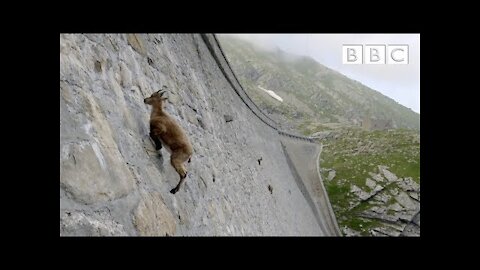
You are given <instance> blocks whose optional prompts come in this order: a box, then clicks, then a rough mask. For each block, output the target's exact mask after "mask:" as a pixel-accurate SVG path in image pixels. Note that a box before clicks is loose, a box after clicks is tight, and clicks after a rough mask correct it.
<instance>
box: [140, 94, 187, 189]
mask: <svg viewBox="0 0 480 270" xmlns="http://www.w3.org/2000/svg"><path fill="white" fill-rule="evenodd" d="M160 91H161V89H160V90H158V91H157V92H155V93H153V94H152V95H151V96H150V97H148V98H146V99H144V102H145V104H148V105H152V114H151V115H150V137H151V138H152V139H153V141H154V142H155V149H156V150H160V149H162V145H165V148H166V149H167V150H168V152H169V153H170V163H171V164H172V166H173V167H174V168H175V170H176V171H177V173H178V175H179V176H180V182H178V185H177V186H176V187H175V188H174V189H172V190H170V193H172V194H175V193H177V191H178V190H179V189H180V186H181V185H182V183H183V182H184V181H185V178H186V177H187V169H186V168H185V165H184V164H183V163H184V162H185V161H187V160H188V162H190V158H191V156H192V153H193V148H192V145H191V144H190V142H189V141H188V138H187V136H186V135H185V132H184V131H183V129H182V128H181V127H180V126H179V125H178V124H177V122H176V121H175V119H173V118H172V117H171V116H170V115H168V114H167V113H166V112H165V111H164V110H163V108H164V106H165V101H166V100H167V97H163V94H164V93H165V91H162V92H160Z"/></svg>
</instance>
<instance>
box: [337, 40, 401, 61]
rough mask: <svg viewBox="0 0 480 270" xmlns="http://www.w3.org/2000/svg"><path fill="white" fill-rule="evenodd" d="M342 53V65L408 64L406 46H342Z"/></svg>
mask: <svg viewBox="0 0 480 270" xmlns="http://www.w3.org/2000/svg"><path fill="white" fill-rule="evenodd" d="M342 51H343V64H369V65H385V64H387V65H406V64H408V45H343V48H342Z"/></svg>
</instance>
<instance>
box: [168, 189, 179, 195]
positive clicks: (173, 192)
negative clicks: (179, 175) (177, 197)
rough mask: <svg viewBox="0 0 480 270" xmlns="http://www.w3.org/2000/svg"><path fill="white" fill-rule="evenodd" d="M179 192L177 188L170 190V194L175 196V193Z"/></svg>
mask: <svg viewBox="0 0 480 270" xmlns="http://www.w3.org/2000/svg"><path fill="white" fill-rule="evenodd" d="M177 191H178V190H177V189H176V188H174V189H172V190H170V193H172V194H175V193H177Z"/></svg>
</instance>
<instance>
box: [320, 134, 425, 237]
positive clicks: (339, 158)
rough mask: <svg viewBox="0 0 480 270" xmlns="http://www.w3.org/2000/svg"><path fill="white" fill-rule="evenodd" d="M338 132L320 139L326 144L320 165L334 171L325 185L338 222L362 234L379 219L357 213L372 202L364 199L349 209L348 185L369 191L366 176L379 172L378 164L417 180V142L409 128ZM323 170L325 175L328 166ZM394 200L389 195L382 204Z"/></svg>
mask: <svg viewBox="0 0 480 270" xmlns="http://www.w3.org/2000/svg"><path fill="white" fill-rule="evenodd" d="M339 132H340V136H339V138H337V139H327V140H325V141H323V143H324V145H325V146H324V148H323V151H322V155H321V161H320V165H321V168H323V169H334V170H335V171H336V176H335V178H334V179H333V180H331V181H326V182H325V186H326V189H327V192H328V195H329V198H330V201H331V203H332V205H333V208H334V211H335V214H336V215H337V218H338V220H339V225H340V226H347V227H348V228H351V229H353V230H356V231H360V232H361V233H362V235H363V234H364V233H368V229H369V228H373V227H375V226H380V224H379V222H378V221H366V219H363V218H359V217H358V215H359V214H360V213H361V212H363V211H365V210H367V209H369V208H371V207H373V206H374V205H371V204H369V203H366V202H365V203H360V204H359V205H358V206H356V207H354V208H353V209H351V210H348V208H349V206H350V201H352V199H353V196H354V195H350V194H349V191H350V186H351V185H353V184H354V185H357V186H358V187H360V188H361V189H363V190H365V191H366V192H369V191H370V190H371V189H370V188H368V187H367V186H366V184H365V183H366V179H367V178H371V176H370V175H369V172H372V173H379V171H378V165H384V166H388V167H389V168H388V170H389V171H391V172H392V173H394V174H395V175H396V176H397V177H412V178H413V179H414V181H416V182H417V183H420V143H419V140H418V139H417V136H418V135H417V133H416V132H415V131H409V130H393V131H380V130H377V131H365V130H361V129H344V130H341V131H339ZM365 145H367V146H368V147H364V146H365ZM322 174H323V175H322V177H323V178H324V179H326V177H327V175H328V172H327V170H324V171H323V173H322ZM342 179H345V181H341V180H342ZM384 183H385V184H386V182H384ZM392 188H398V186H397V185H396V184H395V183H391V184H389V185H386V186H385V190H389V189H392ZM393 203H395V199H394V198H393V197H392V198H390V200H389V201H388V202H387V203H386V204H385V205H391V204H393ZM390 213H392V212H390ZM360 225H362V226H361V227H360ZM360 229H363V230H360Z"/></svg>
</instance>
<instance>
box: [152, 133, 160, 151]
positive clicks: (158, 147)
mask: <svg viewBox="0 0 480 270" xmlns="http://www.w3.org/2000/svg"><path fill="white" fill-rule="evenodd" d="M150 138H152V140H153V142H155V150H160V149H162V142H161V141H160V140H159V139H158V137H157V136H155V135H154V134H153V132H151V131H150Z"/></svg>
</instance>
